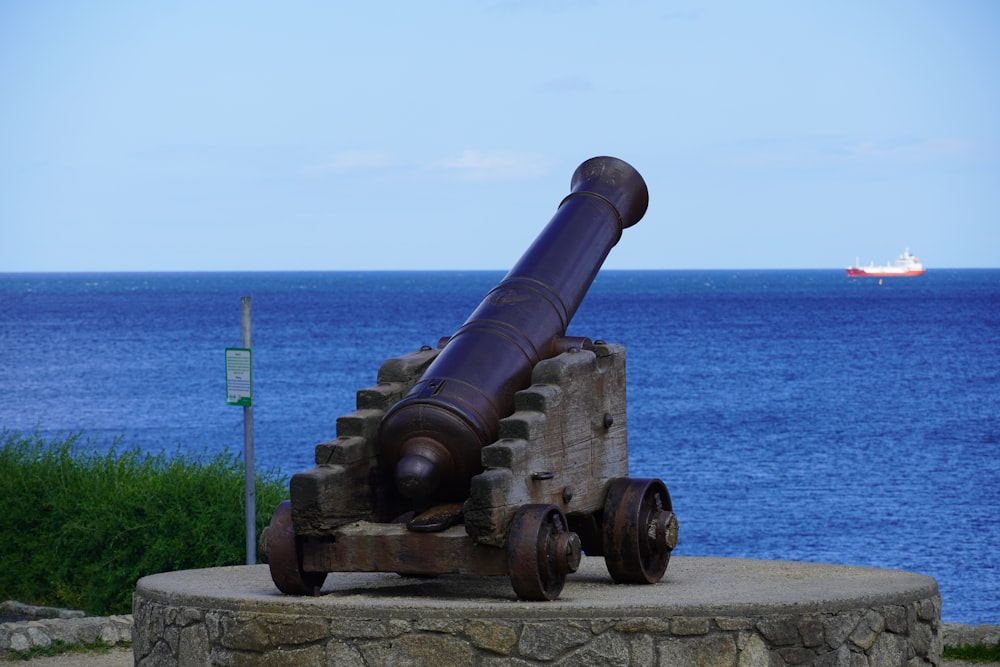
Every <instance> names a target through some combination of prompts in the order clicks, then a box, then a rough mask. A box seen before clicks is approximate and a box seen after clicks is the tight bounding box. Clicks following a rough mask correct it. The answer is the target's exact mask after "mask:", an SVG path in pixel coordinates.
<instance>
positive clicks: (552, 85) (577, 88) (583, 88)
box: [538, 76, 594, 94]
mask: <svg viewBox="0 0 1000 667" xmlns="http://www.w3.org/2000/svg"><path fill="white" fill-rule="evenodd" d="M538 90H539V91H541V92H543V93H557V94H565V93H589V92H591V91H593V90H594V84H593V82H592V81H590V79H585V78H583V77H579V76H563V77H558V78H555V79H549V80H548V81H543V82H542V83H541V85H540V86H538Z"/></svg>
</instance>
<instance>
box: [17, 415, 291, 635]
mask: <svg viewBox="0 0 1000 667" xmlns="http://www.w3.org/2000/svg"><path fill="white" fill-rule="evenodd" d="M0 442H2V443H3V448H2V450H0V540H2V546H0V598H3V599H7V598H13V599H17V600H21V601H23V602H28V603H31V604H39V605H49V606H59V607H69V608H72V609H83V610H84V611H86V612H87V613H89V614H96V615H106V614H120V613H129V612H130V611H131V607H132V593H133V591H134V590H135V583H136V581H137V580H138V578H139V577H142V576H145V575H147V574H154V573H156V572H167V571H172V570H183V569H192V568H201V567H213V566H219V565H239V564H241V563H244V562H246V542H245V527H244V511H243V507H244V478H243V463H242V461H241V460H240V459H241V458H242V457H241V456H237V455H234V454H232V453H230V452H228V451H226V452H224V453H222V454H219V455H216V456H213V457H205V456H202V457H193V458H192V457H191V456H190V455H182V454H180V453H178V454H176V455H174V456H166V455H164V454H157V455H151V454H146V453H143V452H142V451H140V449H139V448H138V447H135V446H133V447H131V448H128V449H125V450H124V451H119V450H118V446H119V444H120V443H119V442H118V441H116V442H115V443H114V445H112V447H111V449H110V450H109V451H107V452H106V453H97V452H94V451H88V448H87V447H85V446H81V444H82V443H80V434H76V435H72V436H69V437H67V438H65V439H64V440H61V441H53V442H52V443H45V442H43V441H42V440H41V439H40V438H38V437H37V436H32V437H26V436H22V435H18V434H10V433H8V432H6V431H5V432H3V433H2V434H0ZM287 488H288V486H287V481H286V480H285V479H283V478H281V477H280V476H279V475H277V474H276V473H275V472H273V471H266V472H264V473H263V474H258V476H257V486H256V494H257V495H256V505H257V512H256V514H257V517H256V518H257V533H258V535H259V534H260V530H261V529H262V528H263V527H264V526H266V525H267V523H268V521H269V520H270V515H271V512H272V511H273V510H274V508H275V506H276V505H277V504H278V503H279V502H280V501H281V500H282V499H284V498H286V497H287V496H288V492H287Z"/></svg>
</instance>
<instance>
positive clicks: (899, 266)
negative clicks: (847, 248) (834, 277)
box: [847, 248, 925, 278]
mask: <svg viewBox="0 0 1000 667" xmlns="http://www.w3.org/2000/svg"><path fill="white" fill-rule="evenodd" d="M924 271H925V269H924V265H923V264H921V263H920V260H919V259H917V258H916V257H915V256H913V255H911V254H910V249H909V248H907V249H906V250H904V251H903V254H902V255H900V256H899V257H897V258H896V263H895V264H886V265H885V266H875V264H874V263H872V264H870V265H869V266H860V265H859V263H858V262H857V261H855V263H854V266H849V267H847V275H848V276H850V277H851V278H896V277H906V276H922V275H924Z"/></svg>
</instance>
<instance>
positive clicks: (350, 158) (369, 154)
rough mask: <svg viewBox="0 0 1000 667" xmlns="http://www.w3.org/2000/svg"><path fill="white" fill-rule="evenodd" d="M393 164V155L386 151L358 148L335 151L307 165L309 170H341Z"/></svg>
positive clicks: (374, 167)
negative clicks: (328, 157) (319, 161)
mask: <svg viewBox="0 0 1000 667" xmlns="http://www.w3.org/2000/svg"><path fill="white" fill-rule="evenodd" d="M391 164H392V156H390V155H389V154H388V153H386V152H385V151H377V150H357V151H341V152H339V153H334V154H333V155H332V156H330V159H328V160H326V161H324V162H322V163H320V164H314V165H309V166H308V167H306V171H308V172H321V171H339V170H342V169H359V168H360V169H378V168H381V167H388V166H389V165H391Z"/></svg>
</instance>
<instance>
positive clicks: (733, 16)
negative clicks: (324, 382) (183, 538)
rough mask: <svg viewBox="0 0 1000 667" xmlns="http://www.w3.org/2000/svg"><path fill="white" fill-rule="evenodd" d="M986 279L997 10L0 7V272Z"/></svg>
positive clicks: (36, 3)
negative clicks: (601, 222) (572, 224)
mask: <svg viewBox="0 0 1000 667" xmlns="http://www.w3.org/2000/svg"><path fill="white" fill-rule="evenodd" d="M601 154H606V155H614V156H616V157H619V158H622V159H624V160H626V161H628V162H630V163H631V164H632V165H633V166H635V167H636V168H637V169H638V170H639V171H640V173H642V175H643V176H644V177H645V179H646V181H647V183H648V185H649V189H650V207H649V212H648V213H647V215H646V217H645V218H644V219H643V220H642V221H641V222H640V223H639V224H638V225H637V226H635V227H633V228H632V229H629V230H627V231H626V233H625V235H624V237H623V239H622V241H621V243H620V244H619V246H618V247H617V248H615V249H614V250H613V251H612V254H611V257H610V258H609V259H608V261H607V263H606V264H605V266H606V267H608V268H615V269H656V268H665V269H699V268H841V267H844V266H846V265H848V264H850V263H853V262H854V260H855V257H860V259H861V261H862V262H868V261H871V260H874V261H876V262H880V263H881V262H885V261H889V260H891V259H893V258H894V257H895V256H896V255H897V254H899V253H900V252H901V251H902V250H903V248H904V247H906V246H909V247H910V248H911V249H912V250H913V252H914V253H915V254H917V255H919V256H920V257H921V259H923V261H924V263H925V264H926V265H927V266H928V268H930V269H933V268H937V267H998V266H1000V4H998V3H996V2H993V1H991V0H981V1H974V0H955V1H949V2H945V1H940V2H937V1H935V2H931V1H927V0H880V1H878V2H874V1H871V0H838V1H835V2H834V1H829V2H795V1H792V0H788V1H787V2H774V1H767V0H763V1H756V0H755V1H754V2H743V1H742V0H740V1H736V0H731V1H725V0H722V1H719V2H696V1H687V0H678V1H676V2H639V1H635V2H629V1H620V2H619V1H611V0H608V1H603V0H579V1H575V0H549V1H542V2H528V1H526V0H497V1H493V0H484V1H481V2H476V1H450V2H435V1H433V0H428V1H426V2H377V1H375V2H353V3H345V2H332V1H331V2H301V1H295V0H292V1H290V2H280V3H275V2H252V1H251V2H244V1H240V2H204V1H201V0H199V1H197V2H189V1H185V0H181V1H179V2H131V1H129V2H125V1H122V2H105V1H102V0H93V1H88V2H56V1H55V0H22V1H12V0H0V272H7V271H81V270H87V271H152V270H157V271H160V270H166V271H172V270H178V271H181V270H184V271H186V270H356V269H361V270H376V269H506V268H509V267H510V266H511V265H512V264H513V263H514V262H515V261H516V260H517V258H518V257H519V256H520V254H521V252H522V251H523V250H524V249H525V248H526V247H527V246H528V244H530V242H531V241H532V239H533V238H534V237H535V235H536V234H537V233H538V232H539V231H540V230H541V228H542V227H543V226H544V224H545V223H546V222H548V220H549V218H550V217H551V215H552V213H553V211H554V210H555V207H556V206H557V204H558V203H559V201H560V199H561V198H562V197H563V196H564V195H565V194H566V192H568V188H569V180H570V176H571V174H572V172H573V170H574V169H575V168H576V166H577V165H578V164H579V163H580V162H582V161H583V160H585V159H587V158H589V157H592V156H594V155H601Z"/></svg>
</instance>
